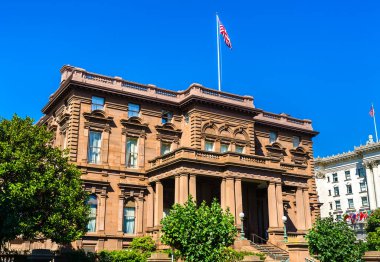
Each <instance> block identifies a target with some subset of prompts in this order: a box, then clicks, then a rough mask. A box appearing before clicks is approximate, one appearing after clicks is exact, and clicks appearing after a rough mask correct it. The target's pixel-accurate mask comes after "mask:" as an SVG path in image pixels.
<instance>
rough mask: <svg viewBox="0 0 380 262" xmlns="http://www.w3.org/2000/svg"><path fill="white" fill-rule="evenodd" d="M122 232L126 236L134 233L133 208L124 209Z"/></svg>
mask: <svg viewBox="0 0 380 262" xmlns="http://www.w3.org/2000/svg"><path fill="white" fill-rule="evenodd" d="M123 219H124V223H123V231H124V233H127V234H134V233H135V208H134V207H125V208H124V215H123Z"/></svg>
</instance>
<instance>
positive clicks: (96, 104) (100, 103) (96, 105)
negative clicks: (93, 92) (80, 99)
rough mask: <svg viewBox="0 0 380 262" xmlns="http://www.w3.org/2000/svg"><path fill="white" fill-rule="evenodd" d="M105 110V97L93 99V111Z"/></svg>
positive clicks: (94, 97)
mask: <svg viewBox="0 0 380 262" xmlns="http://www.w3.org/2000/svg"><path fill="white" fill-rule="evenodd" d="M103 108H104V98H103V97H97V96H93V97H92V104H91V110H92V111H94V110H103Z"/></svg>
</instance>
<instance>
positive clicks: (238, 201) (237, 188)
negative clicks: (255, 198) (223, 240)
mask: <svg viewBox="0 0 380 262" xmlns="http://www.w3.org/2000/svg"><path fill="white" fill-rule="evenodd" d="M242 197H243V196H242V193H241V179H240V178H235V205H236V207H235V224H236V225H239V226H240V223H241V221H240V217H239V214H240V213H241V212H243V202H242Z"/></svg>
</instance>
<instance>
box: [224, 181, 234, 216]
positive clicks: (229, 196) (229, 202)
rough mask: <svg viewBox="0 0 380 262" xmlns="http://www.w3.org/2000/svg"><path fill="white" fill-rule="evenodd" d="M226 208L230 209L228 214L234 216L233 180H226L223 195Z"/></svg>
mask: <svg viewBox="0 0 380 262" xmlns="http://www.w3.org/2000/svg"><path fill="white" fill-rule="evenodd" d="M225 202H226V208H227V207H229V208H230V212H231V214H232V215H233V216H235V185H234V178H233V177H227V178H226V193H225Z"/></svg>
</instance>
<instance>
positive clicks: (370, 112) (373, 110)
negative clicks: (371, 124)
mask: <svg viewBox="0 0 380 262" xmlns="http://www.w3.org/2000/svg"><path fill="white" fill-rule="evenodd" d="M369 115H370V116H371V117H374V116H375V108H373V105H372V106H371V109H370V110H369Z"/></svg>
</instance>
